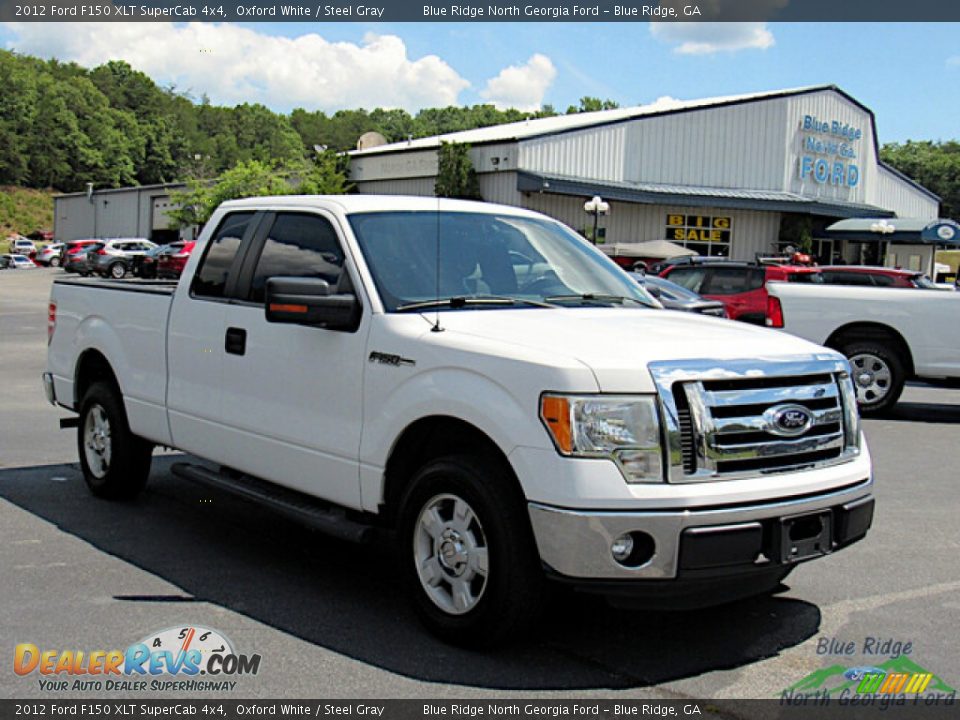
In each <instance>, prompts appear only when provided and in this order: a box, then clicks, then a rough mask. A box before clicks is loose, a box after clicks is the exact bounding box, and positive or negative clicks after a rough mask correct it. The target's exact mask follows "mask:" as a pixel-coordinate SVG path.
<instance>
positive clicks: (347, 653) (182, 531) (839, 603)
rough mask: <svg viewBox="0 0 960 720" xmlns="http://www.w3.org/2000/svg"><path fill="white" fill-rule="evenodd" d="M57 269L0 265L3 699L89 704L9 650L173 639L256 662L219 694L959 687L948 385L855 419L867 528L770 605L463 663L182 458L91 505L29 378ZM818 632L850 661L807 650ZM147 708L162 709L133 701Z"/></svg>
mask: <svg viewBox="0 0 960 720" xmlns="http://www.w3.org/2000/svg"><path fill="white" fill-rule="evenodd" d="M58 272H59V271H52V270H35V271H5V272H0V537H2V542H0V698H37V697H47V698H53V697H63V698H70V697H79V696H83V695H84V693H82V692H78V691H77V692H74V691H68V692H64V693H51V692H49V691H44V690H42V689H41V688H40V686H39V683H38V678H37V676H36V675H35V674H34V675H31V676H27V677H19V676H17V675H15V674H14V672H13V670H12V668H13V663H12V658H13V653H14V646H15V645H16V644H18V643H27V642H29V643H33V644H36V645H37V646H38V647H40V648H44V649H45V648H51V649H52V648H57V649H83V650H86V651H92V650H110V649H114V648H126V647H127V646H129V645H130V644H132V643H134V642H136V641H138V640H140V639H142V638H144V637H146V636H147V635H149V634H151V633H153V632H155V631H158V630H162V629H164V628H169V627H180V626H188V625H192V626H203V627H205V628H214V629H216V630H218V631H220V632H222V633H223V634H224V635H225V636H226V637H228V638H229V639H230V640H231V641H232V643H233V645H234V647H235V648H236V649H237V650H238V651H239V652H243V653H248V654H250V653H258V654H260V655H261V657H262V663H261V668H260V672H259V673H258V674H257V675H256V676H247V677H242V678H239V679H238V687H237V690H235V691H234V693H233V695H234V696H236V697H246V698H306V697H313V698H318V697H327V698H370V699H373V698H426V697H431V698H447V699H460V698H463V699H468V698H473V699H475V698H497V697H500V698H505V697H514V698H519V697H536V698H564V697H567V698H610V699H615V698H651V699H658V698H659V699H684V698H700V699H703V698H712V699H715V700H719V701H722V700H723V699H734V700H735V699H741V698H774V697H777V696H779V694H780V693H781V691H783V690H784V689H785V688H787V687H788V686H791V685H793V684H794V683H796V682H797V681H799V680H801V679H802V678H803V677H804V676H806V675H808V674H809V673H811V672H814V671H816V670H820V669H822V668H824V667H827V666H829V665H831V664H836V663H839V664H841V665H848V666H854V665H875V664H878V663H879V662H880V661H882V660H883V659H884V658H882V657H880V658H878V657H876V656H869V655H866V654H864V653H863V652H862V649H863V646H864V641H865V640H867V639H868V638H876V639H879V640H883V639H891V640H893V641H899V642H901V644H905V643H906V642H910V643H911V654H910V656H909V657H910V658H911V659H912V660H913V661H914V662H916V663H917V664H919V665H921V666H922V667H924V668H926V669H927V670H929V671H931V672H934V673H936V674H937V676H938V677H939V678H941V679H942V680H943V681H944V682H946V683H948V684H950V685H952V686H953V687H957V685H958V684H960V656H958V654H957V653H956V652H955V651H954V649H953V641H952V640H951V638H955V637H956V630H955V628H956V627H957V625H958V621H960V600H958V599H957V598H958V597H960V563H958V562H957V557H958V549H960V532H958V530H957V518H958V516H960V513H958V510H960V499H958V497H960V496H958V493H957V491H956V480H955V478H956V471H955V467H956V462H957V453H958V449H960V443H958V442H957V441H958V433H957V425H958V423H960V391H958V390H938V389H932V388H926V387H919V386H910V387H908V388H907V390H906V392H905V394H904V400H903V402H902V403H901V405H900V406H899V407H898V409H897V410H896V412H895V413H894V414H893V415H892V416H891V417H889V418H886V419H882V420H866V421H865V423H864V424H865V429H866V434H867V437H868V440H869V443H870V446H871V449H872V452H873V455H874V460H875V472H876V479H877V485H876V496H877V513H876V517H875V524H874V528H873V530H872V531H871V533H870V535H869V536H868V538H867V539H866V540H865V541H863V542H861V543H859V544H858V545H855V546H853V547H851V548H849V549H848V550H846V551H844V552H841V553H837V554H836V555H833V556H831V557H828V558H824V559H821V560H818V561H816V562H813V563H808V564H804V565H801V566H800V567H798V568H797V569H796V570H795V572H794V573H793V574H792V575H791V576H790V577H789V578H787V580H786V584H785V587H784V588H783V591H782V592H780V593H779V594H777V595H775V596H773V597H768V598H765V599H759V600H750V601H744V602H739V603H735V604H731V605H727V606H723V607H720V608H715V609H711V610H706V611H698V612H687V613H680V612H677V613H663V612H661V613H654V612H641V611H625V610H613V609H611V608H609V607H607V606H606V605H605V604H604V603H603V602H602V601H601V600H598V599H596V598H591V597H585V596H572V595H568V594H565V593H559V592H558V593H557V594H556V597H555V598H554V601H553V603H552V604H551V606H550V608H549V609H548V610H547V611H546V613H545V615H544V618H543V622H542V623H541V627H540V628H539V629H538V630H537V631H535V632H534V633H533V634H532V635H531V636H530V637H529V638H526V639H523V640H521V641H520V642H518V643H517V644H515V645H514V646H512V647H509V648H507V649H504V650H499V651H496V652H487V653H475V652H468V651H464V650H460V649H456V648H452V647H449V646H446V645H444V644H442V643H440V642H438V641H437V640H434V639H433V638H432V637H431V636H429V635H427V634H425V633H424V632H423V631H422V630H421V628H420V627H419V626H418V624H417V622H416V620H415V618H414V617H413V615H412V613H411V611H410V610H409V609H408V607H407V605H406V603H405V602H404V600H403V598H402V596H400V593H399V590H398V581H397V573H396V557H395V555H394V553H393V549H392V548H391V547H389V546H388V545H374V546H372V547H356V546H352V545H349V544H345V543H342V542H339V541H335V540H331V539H328V538H325V537H323V536H320V535H316V534H314V533H312V532H310V531H308V530H306V529H304V528H303V527H300V526H298V525H296V524H293V523H291V522H290V521H288V520H284V519H282V518H279V517H277V516H275V515H273V514H271V513H269V512H265V511H264V510H262V509H261V508H259V507H257V506H255V505H251V504H249V503H246V502H243V501H239V500H236V499H233V498H231V497H229V496H227V495H224V494H221V493H217V492H213V491H210V490H208V489H205V488H203V487H200V486H197V485H193V484H191V483H189V482H187V481H184V480H181V479H179V478H177V477H175V476H173V475H172V474H171V473H170V471H169V466H170V464H171V463H172V462H173V461H174V460H175V459H177V458H176V456H163V457H158V458H156V459H155V460H154V470H153V474H152V476H151V481H150V484H149V485H148V489H147V491H146V492H145V493H144V494H143V495H142V496H141V497H140V498H139V499H137V500H136V501H134V502H129V503H111V502H105V501H101V500H97V499H95V498H93V497H92V496H91V495H90V494H89V493H88V492H87V490H86V487H85V485H84V483H83V480H82V478H81V475H80V473H79V471H78V468H77V462H76V459H77V458H76V445H75V432H76V431H75V430H60V429H58V422H57V421H58V418H59V417H65V416H67V413H65V412H63V411H61V410H57V409H55V408H53V407H51V406H49V405H48V404H47V403H46V402H45V400H44V397H43V393H42V389H41V385H40V380H39V376H40V373H41V372H42V370H43V368H44V364H45V348H46V299H47V297H48V294H49V287H50V282H51V280H52V278H53V277H54V276H55V275H56V274H58ZM825 638H826V639H836V640H838V641H840V642H842V643H844V644H845V643H848V642H851V641H852V642H854V644H855V646H856V650H857V652H855V654H854V655H852V656H844V657H838V656H835V655H823V654H818V652H817V648H818V645H819V646H823V644H824V642H825V640H824V639H825ZM213 694H214V695H216V694H217V693H213ZM123 695H124V696H129V693H126V694H123ZM150 696H155V697H161V696H162V697H173V696H174V695H172V694H170V693H166V694H164V693H152V694H151V693H150V692H147V693H143V694H137V697H150ZM202 696H203V693H189V694H183V695H181V697H202Z"/></svg>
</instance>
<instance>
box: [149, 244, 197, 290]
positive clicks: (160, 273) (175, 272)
mask: <svg viewBox="0 0 960 720" xmlns="http://www.w3.org/2000/svg"><path fill="white" fill-rule="evenodd" d="M196 245H197V242H196V240H187V241H185V242H182V243H179V242H176V243H171V244H170V247H171V248H175V250H176V252H171V253H169V254H166V255H161V256H160V257H159V258H157V277H158V278H167V279H173V280H176V279H178V278H179V277H180V274H181V273H182V272H183V268H184V267H185V266H186V264H187V260H189V259H190V253H192V252H193V249H194V248H195V247H196Z"/></svg>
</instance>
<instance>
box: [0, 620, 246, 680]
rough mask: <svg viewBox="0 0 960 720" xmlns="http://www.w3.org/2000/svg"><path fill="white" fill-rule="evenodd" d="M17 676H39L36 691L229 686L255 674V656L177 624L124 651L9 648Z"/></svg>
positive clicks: (208, 633)
mask: <svg viewBox="0 0 960 720" xmlns="http://www.w3.org/2000/svg"><path fill="white" fill-rule="evenodd" d="M13 670H14V672H15V673H16V674H17V675H20V676H23V677H28V676H39V677H38V680H37V681H38V683H39V686H40V689H41V690H44V691H49V692H64V691H69V690H83V691H88V692H89V691H101V692H110V691H114V692H130V691H134V692H135V691H142V690H153V691H187V692H189V691H230V690H233V689H234V688H235V687H236V685H237V681H236V680H234V679H233V678H235V677H237V676H243V675H256V674H257V673H258V672H259V671H260V655H256V654H254V655H244V654H240V653H237V652H236V651H235V650H234V646H233V644H232V643H231V642H230V641H229V640H228V639H227V638H226V637H224V635H223V634H222V633H220V632H218V631H217V630H212V629H210V628H204V627H201V626H198V625H183V626H179V627H171V628H167V629H166V630H161V631H159V632H154V633H150V634H148V635H147V636H146V637H145V638H144V639H143V640H141V641H140V642H137V643H134V644H133V645H130V646H129V647H128V648H127V649H126V650H50V649H41V648H40V647H38V646H37V645H35V644H33V643H20V644H18V645H17V646H16V648H15V649H14V658H13Z"/></svg>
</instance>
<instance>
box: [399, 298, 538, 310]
mask: <svg viewBox="0 0 960 720" xmlns="http://www.w3.org/2000/svg"><path fill="white" fill-rule="evenodd" d="M468 305H493V306H496V305H503V306H508V307H509V306H511V305H527V306H529V307H539V308H553V307H556V305H552V304H550V303H549V302H543V301H540V300H527V299H525V298H514V297H507V296H501V295H471V296H457V297H451V298H438V299H437V300H424V301H422V302H415V303H406V304H405V305H398V306H397V307H396V308H395V311H396V312H405V311H407V310H424V309H426V308H433V307H448V308H453V309H457V308H462V307H467V306H468Z"/></svg>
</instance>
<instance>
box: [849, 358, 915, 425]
mask: <svg viewBox="0 0 960 720" xmlns="http://www.w3.org/2000/svg"><path fill="white" fill-rule="evenodd" d="M840 351H841V352H842V353H843V354H844V355H846V356H847V359H848V360H849V361H850V367H851V369H852V370H853V387H854V389H855V390H856V392H857V405H858V406H859V407H860V414H861V415H876V414H879V413H882V412H885V411H887V410H889V409H890V408H892V407H893V406H894V405H896V403H897V400H899V399H900V394H901V393H902V392H903V384H904V382H906V379H907V373H906V370H905V369H904V365H903V360H902V359H901V358H900V356H899V355H898V354H897V353H896V352H895V351H894V350H893V349H892V348H890V347H889V346H888V345H885V344H884V343H882V342H878V341H876V340H864V341H860V342H851V343H848V344H846V345H844V346H843V347H842V348H841V350H840Z"/></svg>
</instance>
